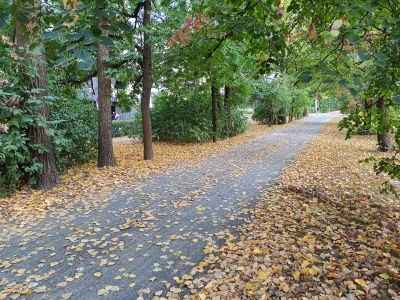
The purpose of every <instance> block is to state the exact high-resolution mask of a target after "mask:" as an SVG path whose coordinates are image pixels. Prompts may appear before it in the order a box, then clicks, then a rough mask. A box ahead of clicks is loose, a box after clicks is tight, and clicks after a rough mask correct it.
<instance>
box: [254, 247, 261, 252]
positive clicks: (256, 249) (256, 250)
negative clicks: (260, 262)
mask: <svg viewBox="0 0 400 300" xmlns="http://www.w3.org/2000/svg"><path fill="white" fill-rule="evenodd" d="M261 253H262V251H261V250H260V248H258V247H256V248H254V254H261Z"/></svg>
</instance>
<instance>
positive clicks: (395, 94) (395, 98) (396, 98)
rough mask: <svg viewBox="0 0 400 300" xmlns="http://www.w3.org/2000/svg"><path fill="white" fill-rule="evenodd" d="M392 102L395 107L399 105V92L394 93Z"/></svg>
mask: <svg viewBox="0 0 400 300" xmlns="http://www.w3.org/2000/svg"><path fill="white" fill-rule="evenodd" d="M392 101H393V102H394V103H396V104H397V105H400V92H394V93H393V94H392Z"/></svg>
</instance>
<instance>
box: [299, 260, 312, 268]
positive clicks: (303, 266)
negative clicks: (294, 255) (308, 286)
mask: <svg viewBox="0 0 400 300" xmlns="http://www.w3.org/2000/svg"><path fill="white" fill-rule="evenodd" d="M309 264H310V262H309V261H308V260H305V261H303V264H302V265H301V267H302V268H305V267H307V266H308V265H309Z"/></svg>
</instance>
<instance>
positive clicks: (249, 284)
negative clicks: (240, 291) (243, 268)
mask: <svg viewBox="0 0 400 300" xmlns="http://www.w3.org/2000/svg"><path fill="white" fill-rule="evenodd" d="M244 288H245V289H246V290H254V289H255V288H254V285H252V284H251V283H250V282H249V283H248V284H246V286H245V287H244Z"/></svg>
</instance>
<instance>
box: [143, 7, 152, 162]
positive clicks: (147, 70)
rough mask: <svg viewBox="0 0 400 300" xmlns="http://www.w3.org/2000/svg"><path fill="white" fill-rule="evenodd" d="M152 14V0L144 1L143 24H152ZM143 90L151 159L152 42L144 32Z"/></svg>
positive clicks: (147, 154) (145, 142) (146, 155)
mask: <svg viewBox="0 0 400 300" xmlns="http://www.w3.org/2000/svg"><path fill="white" fill-rule="evenodd" d="M150 14H151V0H145V1H144V16H143V26H144V27H146V26H147V25H149V24H150ZM143 43H144V45H143V61H142V71H143V90H142V98H141V110H142V125H143V145H144V150H143V153H144V159H145V160H149V159H152V158H153V157H154V152H153V141H152V135H153V134H152V130H151V118H150V98H151V87H152V64H151V44H150V42H149V35H148V34H147V33H146V32H144V33H143Z"/></svg>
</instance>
